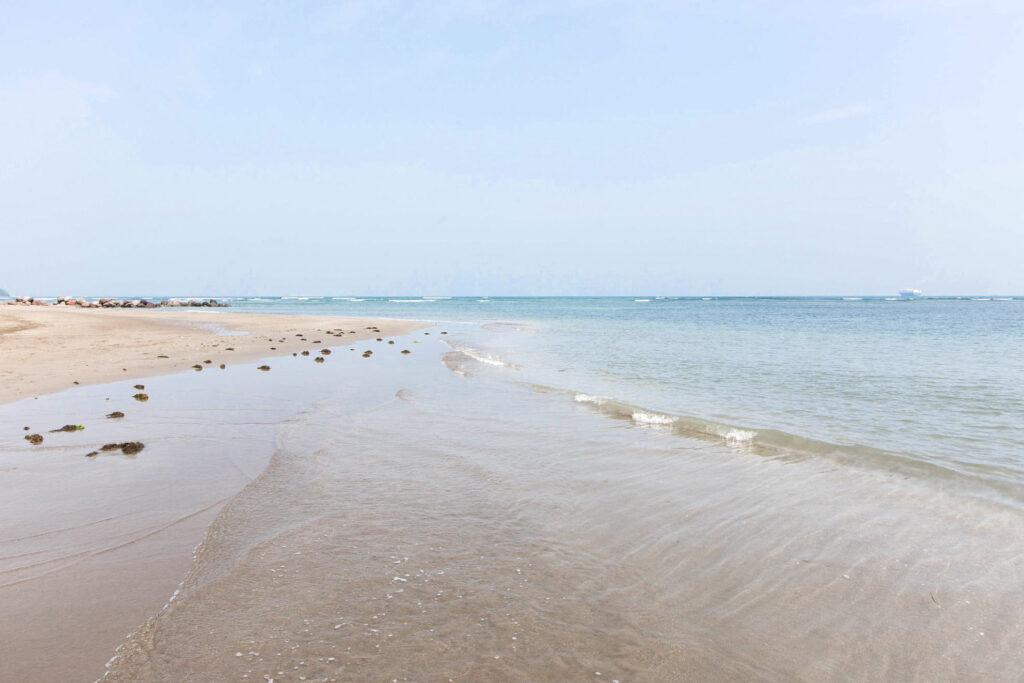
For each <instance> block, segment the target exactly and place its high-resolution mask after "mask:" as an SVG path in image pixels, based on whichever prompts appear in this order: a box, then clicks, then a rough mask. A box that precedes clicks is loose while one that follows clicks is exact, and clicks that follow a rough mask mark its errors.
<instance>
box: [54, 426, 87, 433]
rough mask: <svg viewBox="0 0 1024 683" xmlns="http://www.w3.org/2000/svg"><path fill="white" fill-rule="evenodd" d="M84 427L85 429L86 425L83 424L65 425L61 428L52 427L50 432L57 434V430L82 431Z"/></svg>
mask: <svg viewBox="0 0 1024 683" xmlns="http://www.w3.org/2000/svg"><path fill="white" fill-rule="evenodd" d="M83 429H85V427H83V426H82V425H64V426H63V427H61V428H60V429H51V430H50V433H51V434H56V433H57V432H80V431H82V430H83Z"/></svg>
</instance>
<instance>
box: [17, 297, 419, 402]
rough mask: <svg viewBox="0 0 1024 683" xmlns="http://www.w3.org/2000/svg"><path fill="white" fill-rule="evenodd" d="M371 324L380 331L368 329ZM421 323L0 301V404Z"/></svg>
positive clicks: (311, 346) (293, 350) (247, 359)
mask: <svg viewBox="0 0 1024 683" xmlns="http://www.w3.org/2000/svg"><path fill="white" fill-rule="evenodd" d="M373 326H376V327H378V328H379V329H380V332H379V333H378V332H376V331H371V330H368V329H366V328H367V327H373ZM420 327H422V326H421V325H419V324H417V323H413V322H409V321H403V320H376V319H364V318H327V317H321V316H301V315H266V314H253V313H229V312H225V311H207V310H184V311H181V310H96V309H76V308H64V307H60V308H57V307H24V306H0V403H8V402H11V401H17V400H20V399H24V398H31V397H33V396H39V395H41V394H48V393H52V392H55V391H62V390H64V389H70V388H72V387H75V386H83V385H89V384H103V383H105V382H113V381H117V380H123V379H134V378H136V377H153V376H156V375H166V374H169V373H174V372H184V371H186V370H190V369H191V368H192V366H193V365H195V364H200V365H204V367H207V368H209V367H217V366H219V365H220V364H221V363H225V364H229V365H230V364H236V363H240V362H251V361H253V360H256V359H257V358H267V357H271V356H280V355H289V356H290V355H291V354H292V353H300V352H301V351H303V350H310V351H313V352H315V351H316V350H317V349H319V348H329V347H332V346H340V345H344V344H347V343H349V342H352V341H356V340H360V339H371V338H375V337H378V336H384V337H386V336H395V335H400V334H406V333H408V332H411V331H413V330H415V329H418V328H420ZM339 329H340V330H344V331H345V334H344V335H343V336H342V337H340V338H339V337H337V336H333V335H328V334H327V333H326V331H327V330H334V331H337V330H339ZM225 332H227V333H229V334H228V335H225V334H224V333H225ZM352 332H354V333H355V334H352ZM230 333H242V334H230ZM245 333H248V334H245ZM297 335H302V336H297ZM282 339H284V341H281V340H282ZM317 341H319V342H320V343H319V344H317V343H314V342H317ZM228 349H233V350H230V351H229V350H228ZM207 360H209V361H212V363H210V364H206V363H205V362H204V361H207Z"/></svg>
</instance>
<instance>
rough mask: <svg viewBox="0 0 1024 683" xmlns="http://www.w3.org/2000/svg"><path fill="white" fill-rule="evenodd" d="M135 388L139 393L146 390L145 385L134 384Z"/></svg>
mask: <svg viewBox="0 0 1024 683" xmlns="http://www.w3.org/2000/svg"><path fill="white" fill-rule="evenodd" d="M135 388H136V389H138V390H139V391H142V390H143V389H145V388H146V385H145V384H136V385H135Z"/></svg>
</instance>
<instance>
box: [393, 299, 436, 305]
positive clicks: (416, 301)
mask: <svg viewBox="0 0 1024 683" xmlns="http://www.w3.org/2000/svg"><path fill="white" fill-rule="evenodd" d="M388 301H390V302H392V303H396V304H430V303H434V300H433V299H388Z"/></svg>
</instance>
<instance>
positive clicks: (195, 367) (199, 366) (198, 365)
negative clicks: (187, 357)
mask: <svg viewBox="0 0 1024 683" xmlns="http://www.w3.org/2000/svg"><path fill="white" fill-rule="evenodd" d="M192 369H193V370H195V371H196V372H199V371H200V370H202V369H203V366H202V365H200V364H199V363H196V364H195V365H193V366H192Z"/></svg>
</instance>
